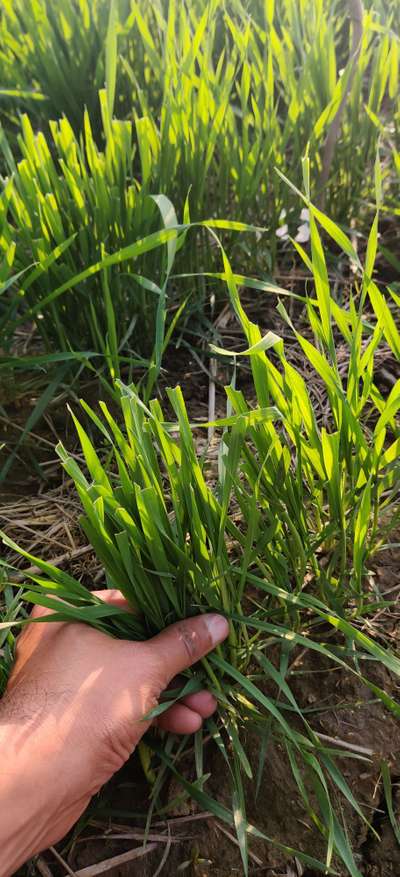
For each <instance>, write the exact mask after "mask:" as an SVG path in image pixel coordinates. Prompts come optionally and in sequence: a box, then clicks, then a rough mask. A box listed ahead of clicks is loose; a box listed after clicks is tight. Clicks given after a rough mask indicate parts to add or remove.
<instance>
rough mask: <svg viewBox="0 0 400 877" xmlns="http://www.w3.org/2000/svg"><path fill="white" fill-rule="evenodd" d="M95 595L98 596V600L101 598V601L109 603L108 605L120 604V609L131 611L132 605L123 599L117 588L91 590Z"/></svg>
mask: <svg viewBox="0 0 400 877" xmlns="http://www.w3.org/2000/svg"><path fill="white" fill-rule="evenodd" d="M92 594H94V596H95V597H100V600H103V603H109V604H110V606H120V608H121V609H126V610H127V611H129V612H132V611H133V610H132V606H131V605H130V604H129V603H128V601H127V600H125V597H124V595H123V594H121V591H119V590H118V589H117V588H108V589H107V590H104V591H92Z"/></svg>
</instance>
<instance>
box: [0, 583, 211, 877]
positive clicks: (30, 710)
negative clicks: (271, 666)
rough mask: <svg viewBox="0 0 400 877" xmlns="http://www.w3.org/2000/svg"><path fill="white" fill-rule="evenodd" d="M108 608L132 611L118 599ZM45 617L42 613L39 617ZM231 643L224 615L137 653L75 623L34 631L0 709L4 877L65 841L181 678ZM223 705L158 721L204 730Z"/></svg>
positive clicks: (189, 701) (198, 704) (188, 705)
mask: <svg viewBox="0 0 400 877" xmlns="http://www.w3.org/2000/svg"><path fill="white" fill-rule="evenodd" d="M98 595H99V596H100V597H102V599H103V600H108V601H109V602H112V603H115V604H117V605H121V606H123V607H125V608H126V603H125V601H124V599H123V597H122V596H121V594H120V593H119V592H118V591H100V592H98ZM47 612H48V610H45V609H39V608H38V607H36V608H35V609H34V610H33V613H32V615H33V616H34V617H38V616H39V615H43V614H45V613H47ZM227 634H228V623H227V621H226V619H224V618H223V617H222V616H220V615H213V614H210V615H202V616H198V617H196V618H192V619H190V620H187V621H183V622H179V623H177V624H174V625H172V626H171V627H169V628H167V629H166V630H165V631H163V633H161V634H159V635H158V636H156V637H154V638H153V639H151V640H148V641H147V642H142V643H132V642H126V641H122V640H116V639H112V638H111V637H109V636H107V635H106V634H103V633H100V632H99V631H97V630H95V629H93V628H90V627H87V626H85V625H82V624H75V623H55V622H52V623H47V624H46V623H43V624H32V625H28V626H27V627H26V628H25V629H24V631H23V633H22V634H21V635H20V636H19V638H18V643H17V656H16V662H15V665H14V668H13V671H12V674H11V677H10V680H9V684H8V687H7V691H6V694H5V696H4V698H3V700H2V701H1V702H0V813H1V819H0V850H1V861H0V877H8V875H10V874H12V873H13V872H14V871H15V870H16V868H18V867H19V866H20V865H21V864H23V863H24V862H25V861H26V860H27V859H28V858H30V857H31V856H32V855H34V854H35V853H38V852H40V850H43V849H46V848H47V847H48V846H50V845H52V844H54V843H56V841H58V840H60V839H61V838H62V837H63V836H64V835H65V834H66V833H67V832H68V831H69V829H70V828H71V827H72V826H73V825H74V823H75V822H76V820H77V819H78V818H79V816H80V815H81V814H82V812H83V811H84V810H85V808H86V807H87V805H88V803H89V801H90V798H91V796H92V795H94V794H95V793H96V792H98V791H99V789H100V788H101V786H102V785H103V784H104V783H105V782H107V780H109V779H110V777H111V776H112V775H113V774H114V773H115V772H116V771H117V770H119V768H120V767H121V766H122V765H123V764H124V762H125V761H126V760H127V759H128V758H129V756H130V755H131V753H132V752H133V750H134V748H135V746H136V745H137V743H138V742H139V740H140V738H141V737H142V736H143V734H144V733H145V731H146V730H147V729H148V728H149V726H150V725H151V722H150V721H148V720H146V721H144V720H143V717H144V716H146V715H147V714H148V713H149V712H150V711H151V710H152V709H153V708H154V706H155V705H156V704H157V703H158V701H159V698H160V695H161V694H162V692H163V691H164V689H165V688H166V687H167V686H168V685H169V684H170V683H171V681H172V680H173V679H174V677H175V676H176V675H177V674H178V673H180V672H182V671H183V670H185V669H186V668H187V667H190V666H191V665H192V664H194V663H195V662H196V661H198V660H199V659H200V658H201V657H203V656H204V655H205V654H207V652H209V651H210V650H211V649H213V648H214V647H215V646H216V645H217V643H219V642H222V641H223V640H224V639H225V637H226V636H227ZM215 707H216V701H215V699H214V698H213V697H212V695H211V694H209V693H208V692H207V691H202V692H199V693H198V694H192V695H189V696H187V697H185V698H184V699H183V700H182V701H181V702H179V703H176V704H174V705H172V706H171V707H170V708H169V709H168V710H167V711H166V712H165V713H163V715H162V716H160V717H159V719H158V720H156V723H157V724H158V726H159V727H162V728H164V729H166V730H171V731H174V732H175V733H184V734H188V733H192V732H194V731H196V730H198V729H199V728H200V726H201V724H202V721H203V719H204V718H206V717H208V716H210V715H211V714H212V713H213V712H214V710H215Z"/></svg>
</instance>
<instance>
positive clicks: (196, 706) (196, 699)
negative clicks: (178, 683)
mask: <svg viewBox="0 0 400 877" xmlns="http://www.w3.org/2000/svg"><path fill="white" fill-rule="evenodd" d="M179 703H183V704H184V705H185V706H187V707H189V709H191V710H193V712H195V713H198V714H199V716H201V717H202V719H208V718H209V717H210V716H212V714H213V713H215V710H216V709H217V701H216V699H215V697H214V696H213V695H212V694H211V693H210V692H209V691H197V692H196V694H188V695H187V696H186V697H183V698H182V700H180V701H179Z"/></svg>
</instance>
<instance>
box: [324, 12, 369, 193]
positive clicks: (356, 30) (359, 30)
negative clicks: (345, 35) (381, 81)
mask: <svg viewBox="0 0 400 877" xmlns="http://www.w3.org/2000/svg"><path fill="white" fill-rule="evenodd" d="M347 2H348V9H349V18H350V21H351V23H352V41H351V50H350V57H349V62H351V63H352V69H351V71H350V75H349V78H348V80H347V85H346V88H345V90H344V92H343V95H342V100H341V101H340V104H339V107H338V109H337V112H336V115H335V116H334V118H333V119H332V122H331V124H330V126H329V129H328V133H327V136H326V140H325V144H324V151H323V155H322V170H321V176H320V178H319V183H318V188H319V198H318V205H319V207H320V208H321V209H322V210H323V209H324V207H325V196H326V191H325V190H326V185H327V182H328V179H329V173H330V169H331V164H332V161H333V156H334V154H335V146H336V141H337V139H338V137H339V134H340V126H341V121H342V116H343V112H344V108H345V106H346V103H347V98H348V96H349V94H350V91H351V86H352V84H353V79H354V76H355V72H356V69H357V62H358V59H359V56H360V49H361V40H362V35H363V17H364V7H363V4H362V0H347Z"/></svg>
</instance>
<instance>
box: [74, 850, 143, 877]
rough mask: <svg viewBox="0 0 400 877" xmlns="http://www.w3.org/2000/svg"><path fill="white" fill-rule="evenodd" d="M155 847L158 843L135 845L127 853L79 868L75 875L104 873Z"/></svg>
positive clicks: (81, 876)
mask: <svg viewBox="0 0 400 877" xmlns="http://www.w3.org/2000/svg"><path fill="white" fill-rule="evenodd" d="M156 849H158V843H152V844H147V846H145V847H135V849H134V850H129V851H128V852H127V853H121V855H119V856H113V857H112V858H111V859H104V861H103V862H98V863H97V865H89V866H88V867H87V868H81V869H80V870H79V871H75V877H98V875H99V874H105V873H106V871H111V869H112V868H118V867H119V865H125V864H126V863H127V862H133V860H134V859H140V858H141V857H142V856H147V854H148V853H152V852H153V851H154V850H156Z"/></svg>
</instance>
